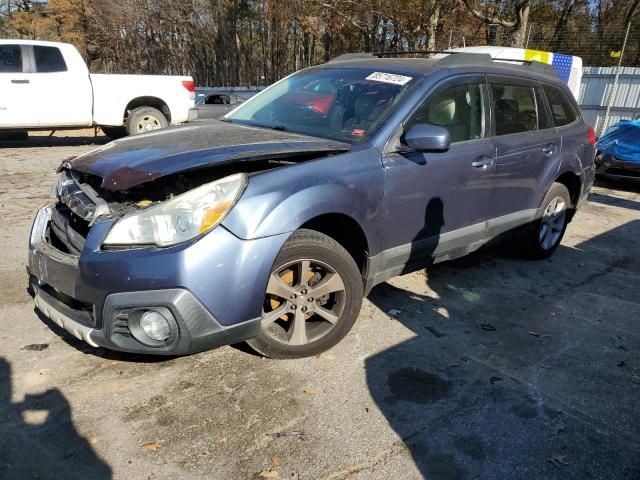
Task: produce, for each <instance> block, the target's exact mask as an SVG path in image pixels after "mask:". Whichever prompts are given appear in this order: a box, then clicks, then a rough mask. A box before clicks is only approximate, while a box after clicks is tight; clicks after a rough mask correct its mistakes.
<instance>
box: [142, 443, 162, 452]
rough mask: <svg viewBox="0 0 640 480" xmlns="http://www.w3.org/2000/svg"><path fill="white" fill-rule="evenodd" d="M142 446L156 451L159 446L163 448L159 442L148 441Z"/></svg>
mask: <svg viewBox="0 0 640 480" xmlns="http://www.w3.org/2000/svg"><path fill="white" fill-rule="evenodd" d="M142 448H144V449H146V450H150V451H152V452H155V451H157V450H158V449H159V448H162V445H160V444H159V443H158V442H147V443H143V444H142Z"/></svg>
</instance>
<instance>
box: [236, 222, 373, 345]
mask: <svg viewBox="0 0 640 480" xmlns="http://www.w3.org/2000/svg"><path fill="white" fill-rule="evenodd" d="M362 297H363V286H362V278H361V276H360V271H359V270H358V267H357V265H356V263H355V262H354V260H353V258H352V257H351V256H350V255H349V253H348V252H347V251H346V250H345V249H344V248H343V247H342V246H341V245H340V244H339V243H337V242H336V241H335V240H333V239H332V238H330V237H327V236H326V235H323V234H321V233H319V232H316V231H313V230H298V231H297V232H295V233H294V234H293V235H292V236H291V238H290V239H289V240H288V241H287V243H285V245H284V246H283V247H282V250H281V251H280V254H279V255H278V258H277V259H276V261H275V264H274V267H273V269H272V272H271V275H270V277H269V282H268V284H267V290H266V294H265V301H264V306H263V316H262V329H261V332H260V334H259V335H258V336H257V337H256V338H253V339H251V340H248V341H247V343H248V344H249V345H250V346H251V347H252V348H253V349H254V350H256V351H257V352H259V353H261V354H263V355H265V356H267V357H271V358H299V357H307V356H311V355H316V354H318V353H321V352H324V351H325V350H328V349H330V348H331V347H333V346H334V345H335V344H337V343H338V342H339V341H340V340H342V338H343V337H344V336H345V335H346V334H347V333H348V332H349V330H350V329H351V327H352V326H353V324H354V323H355V321H356V319H357V317H358V313H359V312H360V306H361V304H362Z"/></svg>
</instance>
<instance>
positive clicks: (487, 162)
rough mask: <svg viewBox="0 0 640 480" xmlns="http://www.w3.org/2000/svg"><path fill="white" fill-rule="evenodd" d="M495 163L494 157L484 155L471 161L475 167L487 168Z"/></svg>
mask: <svg viewBox="0 0 640 480" xmlns="http://www.w3.org/2000/svg"><path fill="white" fill-rule="evenodd" d="M492 165H493V158H492V157H487V156H486V155H483V156H482V157H478V158H477V159H476V160H475V161H473V162H471V166H472V167H473V168H480V169H487V168H489V167H490V166H492Z"/></svg>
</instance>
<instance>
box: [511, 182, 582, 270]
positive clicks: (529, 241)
mask: <svg viewBox="0 0 640 480" xmlns="http://www.w3.org/2000/svg"><path fill="white" fill-rule="evenodd" d="M570 208H571V196H570V195H569V190H567V187H565V186H564V185H562V184H561V183H554V184H553V185H551V188H550V189H549V191H548V192H547V194H546V195H545V198H544V201H543V202H542V206H541V207H540V209H539V211H538V215H537V216H536V221H535V222H534V223H533V225H532V226H531V227H530V228H528V230H527V232H526V233H525V237H524V245H523V246H524V252H523V253H524V254H525V256H527V257H529V258H533V259H544V258H548V257H550V256H551V254H552V253H553V252H555V250H556V248H558V246H559V245H560V242H561V241H562V237H563V236H564V232H565V231H566V229H567V224H568V221H569V212H568V211H569V209H570Z"/></svg>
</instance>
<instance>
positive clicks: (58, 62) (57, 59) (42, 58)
mask: <svg viewBox="0 0 640 480" xmlns="http://www.w3.org/2000/svg"><path fill="white" fill-rule="evenodd" d="M33 54H34V56H35V57H36V70H37V72H38V73H54V72H66V71H67V64H66V63H65V61H64V57H63V56H62V53H61V52H60V49H59V48H56V47H43V46H39V45H35V46H34V47H33Z"/></svg>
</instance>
